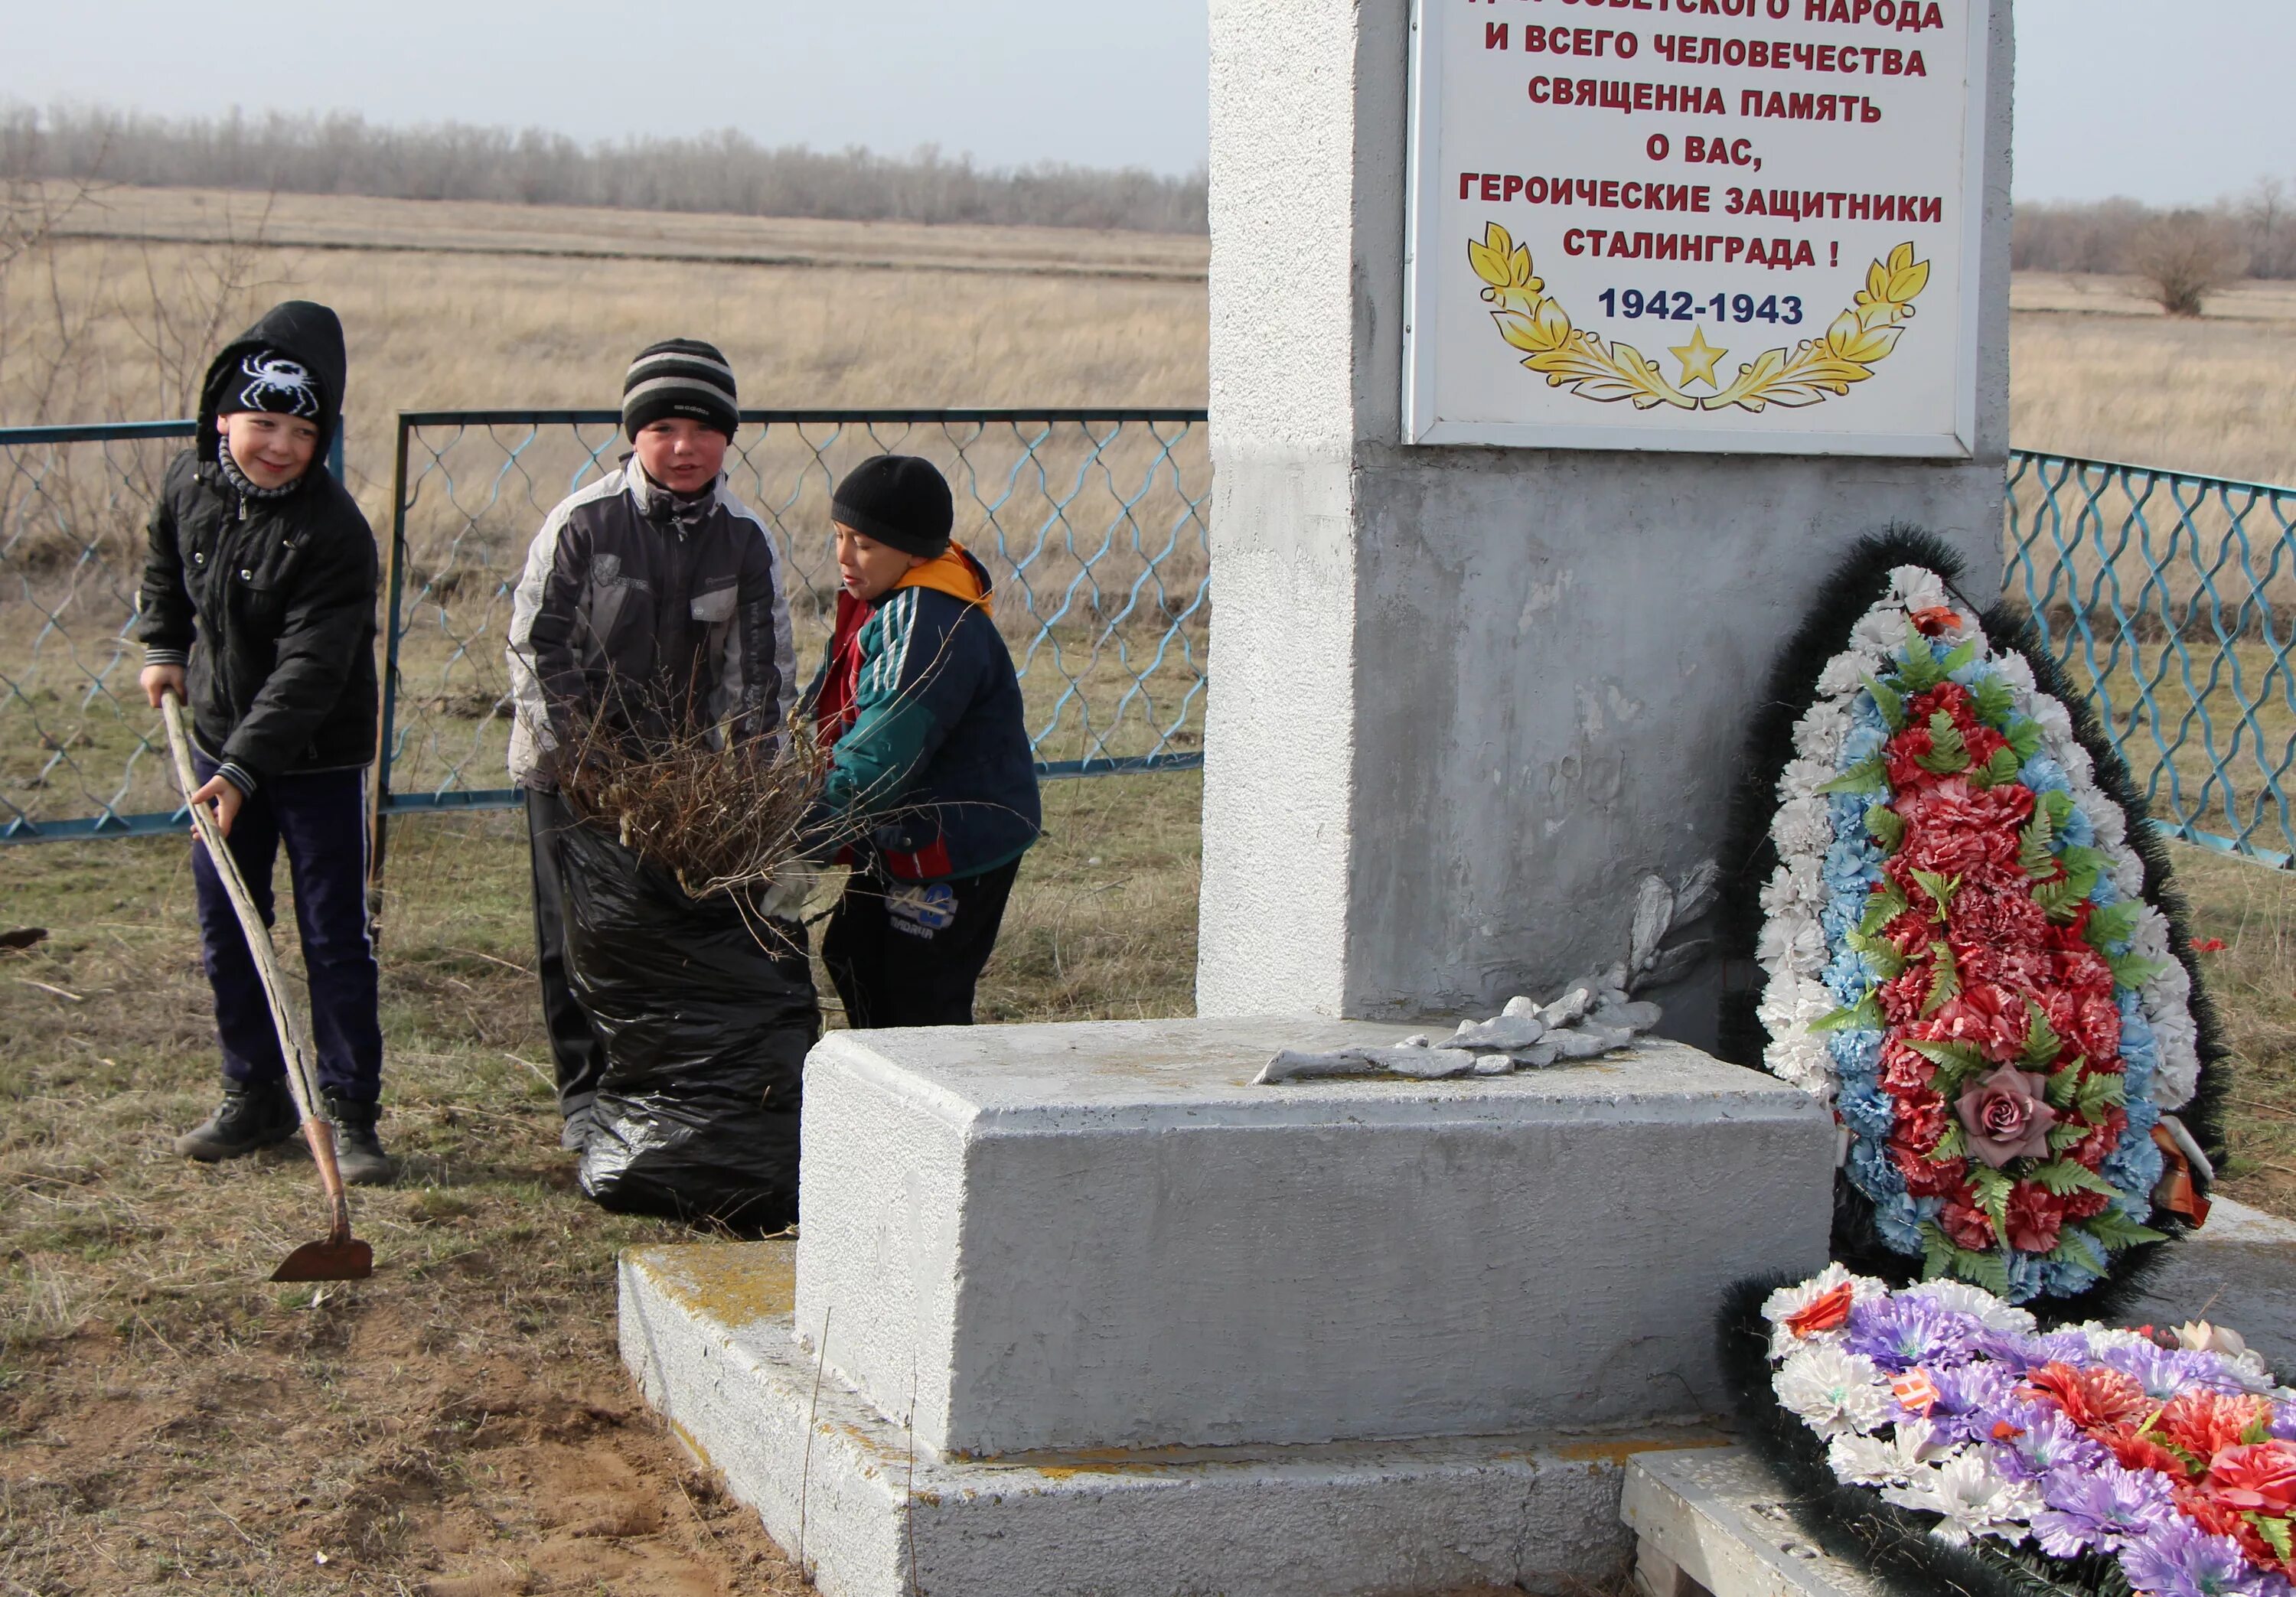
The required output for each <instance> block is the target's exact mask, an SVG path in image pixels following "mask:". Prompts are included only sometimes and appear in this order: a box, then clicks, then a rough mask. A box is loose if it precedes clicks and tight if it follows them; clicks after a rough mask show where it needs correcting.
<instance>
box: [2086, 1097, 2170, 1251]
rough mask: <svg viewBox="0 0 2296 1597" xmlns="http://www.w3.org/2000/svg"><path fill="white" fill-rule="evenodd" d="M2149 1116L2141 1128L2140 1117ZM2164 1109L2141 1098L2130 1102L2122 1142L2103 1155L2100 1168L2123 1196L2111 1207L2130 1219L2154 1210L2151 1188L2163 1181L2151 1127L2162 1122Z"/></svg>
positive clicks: (2158, 1151) (2142, 1217)
mask: <svg viewBox="0 0 2296 1597" xmlns="http://www.w3.org/2000/svg"><path fill="white" fill-rule="evenodd" d="M2147 1117H2149V1123H2147V1124H2145V1125H2144V1126H2143V1127H2142V1128H2141V1129H2140V1128H2139V1126H2138V1121H2139V1120H2140V1118H2147ZM2160 1118H2161V1111H2160V1110H2157V1109H2155V1108H2153V1105H2152V1104H2150V1103H2147V1102H2143V1101H2142V1100H2139V1101H2137V1102H2132V1103H2130V1104H2129V1105H2128V1130H2127V1131H2126V1132H2124V1133H2122V1134H2121V1137H2120V1146H2119V1147H2117V1148H2115V1149H2114V1150H2113V1151H2112V1152H2111V1153H2108V1154H2106V1155H2105V1156H2104V1163H2103V1165H2102V1166H2100V1167H2098V1169H2097V1174H2098V1175H2102V1176H2103V1177H2104V1178H2105V1180H2107V1181H2109V1182H2111V1183H2112V1184H2113V1185H2114V1186H2115V1187H2117V1188H2119V1189H2120V1193H2121V1196H2120V1197H2118V1198H2116V1199H2114V1200H2112V1206H2113V1207H2114V1208H2117V1209H2119V1210H2120V1212H2121V1213H2122V1214H2124V1215H2127V1216H2128V1217H2129V1218H2130V1219H2132V1220H2136V1221H2138V1222H2139V1223H2142V1222H2143V1220H2144V1217H2145V1216H2147V1215H2148V1214H2150V1213H2151V1212H2152V1209H2153V1188H2154V1187H2156V1186H2158V1185H2160V1184H2161V1150H2160V1149H2159V1148H2157V1147H2155V1146H2154V1145H2153V1126H2154V1125H2157V1124H2158V1123H2159V1121H2160Z"/></svg>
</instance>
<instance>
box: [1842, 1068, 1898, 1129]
mask: <svg viewBox="0 0 2296 1597" xmlns="http://www.w3.org/2000/svg"><path fill="white" fill-rule="evenodd" d="M1833 1112H1834V1113H1836V1114H1838V1115H1840V1116H1841V1123H1842V1124H1843V1125H1844V1126H1848V1127H1849V1129H1850V1132H1851V1134H1853V1135H1857V1136H1861V1137H1871V1138H1873V1139H1874V1141H1876V1142H1883V1141H1886V1140H1888V1138H1889V1135H1890V1132H1891V1131H1893V1130H1895V1129H1896V1128H1897V1124H1898V1106H1897V1102H1896V1101H1895V1100H1894V1099H1892V1098H1891V1097H1890V1094H1889V1093H1885V1092H1883V1091H1882V1088H1881V1086H1880V1085H1879V1084H1878V1083H1876V1082H1874V1081H1871V1080H1866V1081H1860V1082H1858V1083H1857V1085H1854V1086H1853V1085H1850V1084H1849V1082H1847V1081H1845V1082H1843V1083H1842V1084H1841V1092H1840V1093H1838V1094H1837V1095H1836V1096H1835V1098H1834V1100H1833Z"/></svg>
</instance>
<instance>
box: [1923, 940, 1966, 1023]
mask: <svg viewBox="0 0 2296 1597" xmlns="http://www.w3.org/2000/svg"><path fill="white" fill-rule="evenodd" d="M1930 959H1931V965H1930V990H1929V996H1927V997H1926V998H1924V999H1923V1000H1922V1019H1923V1020H1928V1019H1929V1018H1930V1017H1931V1015H1933V1014H1935V1013H1937V1012H1938V1011H1939V1010H1941V1009H1943V1008H1944V1007H1945V1006H1946V1005H1947V1004H1948V1003H1952V1002H1953V1001H1954V1000H1955V999H1956V998H1958V997H1960V996H1961V966H1960V964H1959V963H1958V962H1956V960H1955V959H1954V957H1953V947H1952V946H1951V945H1950V944H1948V943H1946V942H1944V941H1943V940H1939V941H1938V942H1934V943H1931V945H1930Z"/></svg>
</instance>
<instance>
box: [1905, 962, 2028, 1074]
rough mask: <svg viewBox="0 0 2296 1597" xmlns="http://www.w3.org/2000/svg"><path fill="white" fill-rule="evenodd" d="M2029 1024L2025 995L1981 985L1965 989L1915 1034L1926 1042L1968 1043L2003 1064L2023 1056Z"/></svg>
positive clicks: (1920, 1025)
mask: <svg viewBox="0 0 2296 1597" xmlns="http://www.w3.org/2000/svg"><path fill="white" fill-rule="evenodd" d="M2028 1024H2029V1023H2028V1021H2027V1020H2026V1017H2025V999H2024V995H2022V994H2020V993H2013V992H2011V991H2009V990H2008V989H2006V988H2004V987H1995V986H1994V985H1993V984H1992V983H1990V982H1978V983H1976V984H1974V985H1964V987H1963V988H1962V990H1961V991H1960V992H1959V993H1956V995H1954V996H1953V997H1951V998H1949V999H1948V1000H1947V1001H1946V1002H1945V1003H1943V1004H1941V1005H1939V1009H1938V1011H1937V1013H1936V1014H1934V1015H1931V1017H1930V1018H1929V1019H1928V1020H1923V1021H1922V1022H1920V1023H1919V1025H1918V1026H1916V1027H1915V1033H1916V1035H1918V1036H1920V1037H1921V1038H1922V1040H1923V1042H1930V1043H1967V1044H1970V1045H1971V1046H1972V1047H1973V1048H1975V1049H1977V1050H1978V1052H1980V1053H1982V1054H1984V1055H1985V1057H1986V1058H1988V1059H1989V1060H1993V1061H1997V1062H2002V1061H2009V1060H2013V1059H2015V1058H2017V1057H2018V1056H2019V1054H2020V1053H2021V1052H2023V1049H2024V1046H2025V1033H2026V1029H2027V1027H2028Z"/></svg>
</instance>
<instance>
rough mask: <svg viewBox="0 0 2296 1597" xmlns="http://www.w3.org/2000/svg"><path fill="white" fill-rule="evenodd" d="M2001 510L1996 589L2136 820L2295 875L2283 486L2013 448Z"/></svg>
mask: <svg viewBox="0 0 2296 1597" xmlns="http://www.w3.org/2000/svg"><path fill="white" fill-rule="evenodd" d="M2005 510H2006V521H2007V529H2008V542H2007V545H2006V546H2005V557H2006V558H2005V563H2004V567H2003V570H2002V591H2003V593H2004V594H2005V595H2008V596H2010V597H2012V598H2015V599H2020V600H2021V601H2022V602H2024V604H2025V605H2026V607H2027V608H2028V609H2029V610H2030V611H2031V612H2032V615H2033V618H2034V620H2035V621H2036V622H2037V623H2038V626H2039V627H2040V631H2041V635H2042V638H2043V640H2044V643H2045V644H2046V647H2047V649H2048V651H2049V652H2050V654H2051V655H2052V656H2053V657H2054V659H2056V661H2057V663H2058V664H2059V665H2060V666H2061V667H2065V669H2066V672H2067V675H2068V676H2071V678H2072V680H2073V682H2074V683H2075V684H2077V685H2079V686H2082V687H2085V688H2086V689H2087V697H2088V701H2089V704H2090V707H2091V708H2093V709H2095V711H2096V713H2097V716H2098V718H2099V719H2100V720H2101V721H2103V724H2104V725H2105V728H2106V730H2107V732H2108V733H2110V735H2111V737H2112V742H2113V746H2114V747H2115V748H2116V749H2120V751H2121V753H2122V756H2123V758H2125V759H2128V766H2129V769H2130V771H2131V772H2132V773H2133V774H2136V776H2137V778H2138V784H2139V787H2140V788H2141V790H2143V792H2144V796H2145V798H2147V799H2148V801H2149V803H2150V807H2151V809H2152V813H2153V825H2154V826H2155V827H2156V828H2157V829H2158V830H2159V831H2161V832H2162V833H2163V834H2164V835H2166V836H2169V837H2172V838H2176V839H2179V840H2181V841H2184V842H2187V843H2194V844H2197V845H2199V846H2200V847H2202V848H2211V849H2215V850H2217V851H2218V852H2220V853H2226V854H2232V855H2236V856H2241V857H2243V858H2246V859H2251V860H2254V861H2256V862H2258V863H2259V864H2266V865H2270V866H2272V867H2274V868H2276V869H2279V870H2288V869H2291V868H2296V814H2292V806H2291V803H2290V798H2291V793H2290V789H2292V788H2296V660H2292V659H2291V656H2290V649H2291V644H2292V642H2296V489H2292V488H2284V487H2273V486H2271V485H2268V484H2265V483H2255V482H2240V481H2235V480H2233V479H2226V478H2219V477H2208V476H2203V475H2201V474H2199V473H2196V472H2189V471H2166V470H2163V469H2161V468H2159V467H2153V466H2137V465H2130V464H2128V463H2125V462H2121V461H2110V460H2095V459H2089V458H2087V457H2084V456H2080V455H2049V454H2044V453H2040V452H2037V451H2033V450H2024V449H2018V450H2012V451H2011V452H2010V459H2009V476H2008V483H2007V495H2006V499H2005ZM2259 518H2261V519H2264V520H2266V522H2267V525H2265V526H2264V527H2262V528H2255V529H2251V520H2256V519H2259ZM2156 523H2158V524H2159V525H2158V526H2157V527H2156ZM2043 568H2046V576H2044V574H2043ZM2188 645H2190V646H2188ZM2196 655H2197V656H2198V657H2200V662H2201V663H2199V664H2198V666H2197V670H2196V660H2195V657H2196ZM2178 700H2182V704H2181V708H2180V707H2179V704H2178ZM2212 706H2213V708H2211V707H2212ZM2280 717H2286V720H2287V726H2286V729H2285V730H2283V729H2281V728H2278V727H2275V726H2272V725H2267V723H2268V722H2271V721H2274V720H2276V719H2279V718H2280ZM2220 720H2223V721H2228V722H2229V723H2230V725H2229V727H2228V731H2226V732H2224V733H2220V731H2219V726H2218V722H2219V721H2220ZM2196 740H2197V748H2198V749H2199V751H2200V752H2201V753H2202V754H2204V755H2205V756H2206V761H2207V770H2206V774H2204V775H2201V776H2199V777H2197V779H2191V780H2188V779H2187V777H2186V776H2185V773H2184V772H2182V771H2180V770H2179V769H2178V759H2177V757H2178V756H2179V755H2180V754H2184V753H2185V751H2186V750H2187V749H2190V748H2193V747H2194V745H2195V741H2196ZM2132 749H2138V750H2142V751H2143V753H2144V758H2128V756H2129V754H2130V752H2131V750H2132ZM2275 844H2278V845H2282V847H2275V846H2274V845H2275Z"/></svg>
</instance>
